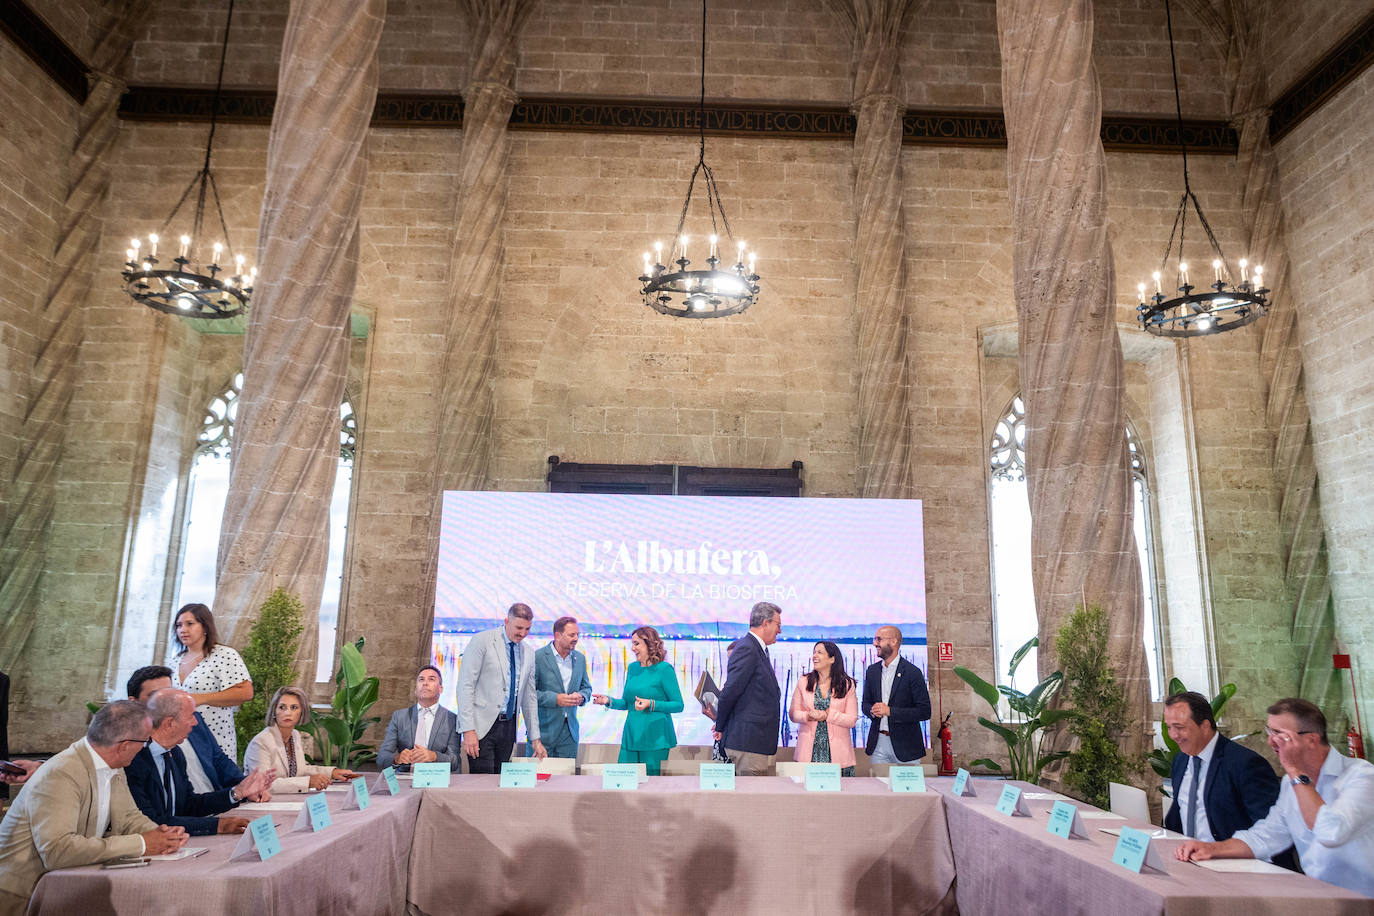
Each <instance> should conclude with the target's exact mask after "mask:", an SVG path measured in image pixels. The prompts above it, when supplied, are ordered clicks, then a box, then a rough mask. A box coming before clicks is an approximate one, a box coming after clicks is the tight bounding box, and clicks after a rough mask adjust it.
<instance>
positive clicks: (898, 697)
mask: <svg viewBox="0 0 1374 916" xmlns="http://www.w3.org/2000/svg"><path fill="white" fill-rule="evenodd" d="M873 648H874V649H876V650H877V652H878V659H879V661H876V662H874V663H873V664H871V665H869V666H868V670H867V671H865V672H864V695H863V701H862V708H863V714H864V715H865V716H868V718H869V720H870V725H869V729H868V742H867V743H866V744H865V745H864V751H865V752H867V754H868V761H869V763H911V762H913V761H916V760H920V759H921V758H922V757H924V756H925V755H926V739H925V735H924V733H922V731H921V723H922V722H925V721H928V720H929V719H930V692H929V691H928V690H926V679H925V677H923V676H922V675H921V669H920V668H917V667H916V666H915V665H913V664H912V663H911V662H909V661H907V660H906V659H904V658H902V631H901V630H899V629H897V628H896V627H893V626H886V627H878V632H877V634H875V635H874V637H873Z"/></svg>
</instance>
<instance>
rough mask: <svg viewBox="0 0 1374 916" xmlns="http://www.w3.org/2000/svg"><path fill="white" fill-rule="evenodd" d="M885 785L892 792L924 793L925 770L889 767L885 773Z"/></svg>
mask: <svg viewBox="0 0 1374 916" xmlns="http://www.w3.org/2000/svg"><path fill="white" fill-rule="evenodd" d="M887 784H888V786H889V787H890V788H891V789H892V791H893V792H924V791H925V790H926V771H925V768H924V767H899V766H894V767H891V768H890V769H889V770H888V771H887Z"/></svg>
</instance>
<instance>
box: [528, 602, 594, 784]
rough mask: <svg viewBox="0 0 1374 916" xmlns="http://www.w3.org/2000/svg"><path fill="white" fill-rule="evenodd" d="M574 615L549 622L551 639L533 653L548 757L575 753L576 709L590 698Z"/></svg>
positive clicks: (578, 736) (577, 734) (541, 731)
mask: <svg viewBox="0 0 1374 916" xmlns="http://www.w3.org/2000/svg"><path fill="white" fill-rule="evenodd" d="M578 636H579V631H578V628H577V619H576V618H575V617H559V618H558V619H557V620H555V621H554V622H553V642H551V643H549V644H548V645H547V646H543V647H542V648H540V649H539V651H538V652H535V653H534V693H535V696H536V697H537V698H538V700H539V734H540V735H541V736H542V738H543V740H544V747H545V749H546V750H548V752H549V756H550V757H574V758H575V757H576V756H577V742H578V741H579V740H580V739H581V736H582V731H581V729H580V728H579V727H578V724H577V710H578V708H579V707H580V706H582V705H584V704H585V703H586V702H587V701H588V700H590V699H591V698H592V682H591V680H590V678H589V677H588V676H587V656H585V655H583V654H582V653H581V652H579V651H577V640H578Z"/></svg>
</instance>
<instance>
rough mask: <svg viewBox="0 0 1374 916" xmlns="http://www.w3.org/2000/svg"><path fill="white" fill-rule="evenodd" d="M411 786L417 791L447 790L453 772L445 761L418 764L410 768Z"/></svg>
mask: <svg viewBox="0 0 1374 916" xmlns="http://www.w3.org/2000/svg"><path fill="white" fill-rule="evenodd" d="M410 774H411V775H410V784H411V786H413V787H414V788H416V789H447V788H448V786H449V777H450V776H452V775H453V771H452V770H451V769H449V765H448V764H447V763H444V762H443V761H435V762H433V763H417V764H415V765H414V766H412V767H411V768H410Z"/></svg>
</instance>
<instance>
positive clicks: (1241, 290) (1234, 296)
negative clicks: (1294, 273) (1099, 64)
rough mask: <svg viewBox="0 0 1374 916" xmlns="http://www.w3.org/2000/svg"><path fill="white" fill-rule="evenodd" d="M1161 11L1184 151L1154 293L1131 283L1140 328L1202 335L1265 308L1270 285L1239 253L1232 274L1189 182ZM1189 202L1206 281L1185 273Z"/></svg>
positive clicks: (1248, 319)
mask: <svg viewBox="0 0 1374 916" xmlns="http://www.w3.org/2000/svg"><path fill="white" fill-rule="evenodd" d="M1164 17H1165V22H1166V23H1167V25H1168V28H1169V62H1170V64H1171V65H1172V66H1173V73H1174V110H1175V112H1176V113H1177V116H1178V145H1179V149H1180V150H1181V151H1182V154H1183V196H1182V197H1181V198H1180V199H1179V202H1178V212H1177V213H1175V214H1174V227H1173V229H1172V230H1170V232H1169V245H1168V247H1167V248H1166V249H1165V250H1164V260H1163V262H1162V263H1161V264H1160V267H1159V270H1157V271H1155V272H1154V294H1153V295H1151V296H1150V297H1149V298H1148V299H1147V298H1146V291H1147V287H1146V285H1145V284H1144V283H1141V284H1139V285H1138V286H1137V287H1136V289H1137V291H1138V293H1139V300H1140V304H1139V305H1138V306H1137V308H1136V313H1137V314H1136V318H1137V320H1139V322H1140V326H1141V327H1142V328H1144V329H1145V330H1146V331H1149V332H1150V333H1151V334H1155V335H1158V336H1160V337H1202V336H1204V335H1207V334H1220V333H1221V332H1222V331H1230V330H1234V329H1235V328H1243V327H1245V326H1246V325H1247V324H1250V323H1252V322H1253V321H1255V320H1256V319H1258V318H1259V317H1260V316H1261V315H1263V314H1264V313H1265V312H1266V311H1267V310H1268V308H1269V299H1268V294H1269V290H1268V289H1265V287H1264V267H1263V266H1261V265H1259V264H1256V265H1255V266H1254V267H1251V266H1250V265H1249V262H1248V261H1246V260H1245V259H1244V258H1242V259H1241V260H1240V262H1239V267H1240V280H1239V282H1236V274H1235V273H1234V272H1233V271H1232V270H1231V266H1230V264H1229V262H1228V261H1227V260H1226V255H1225V254H1223V253H1222V250H1221V245H1220V244H1219V243H1218V242H1217V237H1216V235H1215V234H1214V233H1213V232H1212V227H1211V226H1210V225H1209V224H1208V222H1207V217H1206V216H1204V215H1203V214H1202V207H1201V205H1200V204H1198V201H1197V195H1195V194H1194V193H1193V189H1192V187H1191V186H1190V185H1189V183H1188V145H1187V143H1186V142H1185V141H1184V138H1183V103H1182V101H1180V98H1179V91H1178V61H1177V59H1176V58H1175V56H1174V24H1173V17H1172V15H1171V13H1170V10H1169V0H1164ZM1190 205H1191V207H1192V209H1193V212H1195V213H1196V214H1197V218H1198V222H1200V223H1201V224H1202V229H1203V231H1204V232H1205V233H1206V234H1207V242H1208V244H1209V245H1210V246H1211V249H1212V255H1213V257H1212V264H1211V267H1212V282H1211V283H1208V284H1206V286H1203V284H1202V280H1203V277H1204V276H1205V273H1204V270H1205V268H1204V270H1196V269H1194V273H1193V274H1191V275H1190V272H1189V271H1190V269H1189V266H1188V262H1187V261H1185V260H1184V252H1183V237H1184V231H1185V230H1186V229H1187V226H1188V208H1189V206H1190ZM1175 236H1177V237H1178V252H1177V254H1175V253H1174V237H1175ZM1170 256H1173V257H1174V260H1175V267H1174V269H1172V270H1171V269H1170V267H1169V259H1170ZM1175 276H1177V278H1178V287H1177V292H1178V295H1171V296H1166V295H1165V292H1164V285H1165V284H1166V283H1168V284H1172V283H1173V282H1174V277H1175ZM1194 278H1196V279H1197V280H1198V282H1197V283H1194V282H1193V279H1194ZM1198 290H1204V291H1202V292H1198Z"/></svg>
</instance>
